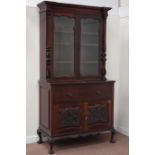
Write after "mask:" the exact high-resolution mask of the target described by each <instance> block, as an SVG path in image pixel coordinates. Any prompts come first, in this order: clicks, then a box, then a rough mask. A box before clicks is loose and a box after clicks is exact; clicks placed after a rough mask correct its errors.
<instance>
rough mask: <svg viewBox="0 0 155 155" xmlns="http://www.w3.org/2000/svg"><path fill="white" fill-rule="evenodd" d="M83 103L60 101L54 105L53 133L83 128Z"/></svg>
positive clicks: (65, 132) (63, 132) (75, 130)
mask: <svg viewBox="0 0 155 155" xmlns="http://www.w3.org/2000/svg"><path fill="white" fill-rule="evenodd" d="M83 115H84V113H83V105H82V104H78V103H62V104H57V105H55V118H54V119H56V122H55V129H54V135H66V134H74V133H78V132H81V131H82V130H83V125H82V124H83V119H84V117H83Z"/></svg>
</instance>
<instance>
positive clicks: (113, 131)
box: [110, 128, 116, 143]
mask: <svg viewBox="0 0 155 155" xmlns="http://www.w3.org/2000/svg"><path fill="white" fill-rule="evenodd" d="M110 132H111V137H110V143H115V141H114V136H115V134H116V131H115V129H114V128H112V129H110Z"/></svg>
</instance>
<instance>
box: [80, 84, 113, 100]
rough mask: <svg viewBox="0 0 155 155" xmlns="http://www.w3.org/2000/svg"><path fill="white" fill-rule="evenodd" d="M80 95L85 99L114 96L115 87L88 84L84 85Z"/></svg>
mask: <svg viewBox="0 0 155 155" xmlns="http://www.w3.org/2000/svg"><path fill="white" fill-rule="evenodd" d="M79 96H80V98H81V99H83V100H85V99H86V100H91V99H102V98H112V97H113V88H112V87H111V86H109V85H101V84H100V85H88V86H82V87H81V89H80V91H79Z"/></svg>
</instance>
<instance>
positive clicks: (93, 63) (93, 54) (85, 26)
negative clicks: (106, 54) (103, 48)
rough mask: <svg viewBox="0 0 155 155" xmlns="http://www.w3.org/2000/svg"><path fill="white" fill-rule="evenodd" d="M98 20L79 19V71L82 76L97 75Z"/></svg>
mask: <svg viewBox="0 0 155 155" xmlns="http://www.w3.org/2000/svg"><path fill="white" fill-rule="evenodd" d="M98 30H99V21H98V20H97V19H92V18H85V19H81V44H80V45H81V47H80V50H81V51H80V52H81V53H80V72H81V75H83V76H96V75H98V58H99V57H98V51H99V43H98V42H99V34H98V33H99V31H98Z"/></svg>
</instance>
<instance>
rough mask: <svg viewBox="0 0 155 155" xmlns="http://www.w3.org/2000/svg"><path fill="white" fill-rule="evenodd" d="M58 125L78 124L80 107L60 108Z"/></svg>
mask: <svg viewBox="0 0 155 155" xmlns="http://www.w3.org/2000/svg"><path fill="white" fill-rule="evenodd" d="M59 115H60V117H59V119H60V120H59V127H60V128H65V127H73V126H80V120H81V116H80V108H78V107H76V108H73V107H72V108H65V109H61V111H60V113H59Z"/></svg>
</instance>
